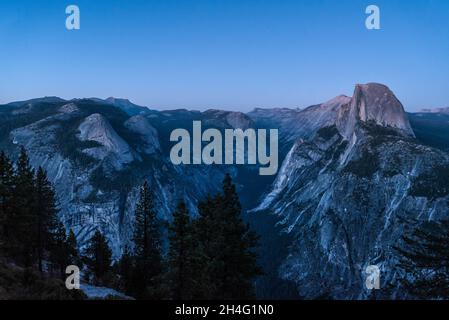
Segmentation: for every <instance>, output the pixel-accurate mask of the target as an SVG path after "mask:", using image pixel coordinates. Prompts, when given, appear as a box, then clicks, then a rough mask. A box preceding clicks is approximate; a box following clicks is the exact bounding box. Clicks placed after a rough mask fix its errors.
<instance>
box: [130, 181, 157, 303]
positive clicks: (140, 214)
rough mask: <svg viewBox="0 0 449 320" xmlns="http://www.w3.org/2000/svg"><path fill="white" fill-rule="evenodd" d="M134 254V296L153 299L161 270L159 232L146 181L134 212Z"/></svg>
mask: <svg viewBox="0 0 449 320" xmlns="http://www.w3.org/2000/svg"><path fill="white" fill-rule="evenodd" d="M135 219H136V221H135V227H134V250H135V251H134V255H135V262H136V270H135V277H137V279H139V280H137V281H134V282H135V283H136V285H137V287H136V288H135V291H136V292H135V296H136V298H140V299H142V298H144V299H154V298H156V296H157V294H158V293H157V292H158V290H159V285H160V275H161V272H162V258H161V252H160V250H161V245H160V233H159V229H158V225H157V220H156V213H155V210H154V202H153V197H152V195H151V191H150V188H149V186H148V183H147V182H145V183H144V184H143V186H142V187H141V190H140V196H139V202H138V203H137V208H136V213H135Z"/></svg>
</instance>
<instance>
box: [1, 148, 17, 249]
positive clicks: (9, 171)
mask: <svg viewBox="0 0 449 320" xmlns="http://www.w3.org/2000/svg"><path fill="white" fill-rule="evenodd" d="M13 192H14V170H13V166H12V163H11V160H9V158H8V157H7V156H6V155H5V153H4V152H3V151H2V152H1V153H0V252H5V251H6V250H7V248H6V245H7V243H8V239H9V232H8V231H9V230H8V228H11V226H10V223H11V222H10V218H11V213H12V212H11V207H12V197H13Z"/></svg>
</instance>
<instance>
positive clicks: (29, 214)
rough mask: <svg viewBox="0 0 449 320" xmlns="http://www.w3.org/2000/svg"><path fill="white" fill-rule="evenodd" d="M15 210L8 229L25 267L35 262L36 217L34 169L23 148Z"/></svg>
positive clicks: (17, 176) (19, 162) (14, 200)
mask: <svg viewBox="0 0 449 320" xmlns="http://www.w3.org/2000/svg"><path fill="white" fill-rule="evenodd" d="M14 186H15V190H14V194H13V206H14V207H13V209H12V214H11V219H10V224H8V225H9V226H8V228H9V227H11V229H10V231H8V232H10V240H11V245H12V251H13V252H12V254H13V255H14V256H16V257H20V258H21V260H22V262H23V263H24V265H25V266H27V267H30V266H31V265H32V264H33V262H34V255H33V253H34V244H35V239H36V232H35V231H34V230H35V228H34V226H35V225H36V223H37V221H36V219H35V218H36V216H35V215H34V210H33V209H34V200H35V197H34V195H35V185H34V170H33V169H32V167H31V165H30V162H29V158H28V155H27V153H26V150H25V148H23V147H22V148H21V150H20V155H19V159H18V160H17V169H16V174H15V176H14Z"/></svg>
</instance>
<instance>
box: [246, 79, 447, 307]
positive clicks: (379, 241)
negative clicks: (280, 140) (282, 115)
mask: <svg viewBox="0 0 449 320" xmlns="http://www.w3.org/2000/svg"><path fill="white" fill-rule="evenodd" d="M334 114H335V113H334ZM328 123H329V122H328ZM330 123H332V122H330ZM413 137H414V134H413V131H412V130H411V127H410V125H409V122H408V120H407V117H406V114H405V113H404V111H403V108H402V105H401V104H400V103H399V101H398V100H397V99H396V98H395V97H394V95H393V94H392V93H391V91H390V90H388V88H386V87H385V86H381V85H373V84H368V85H358V86H357V87H356V89H355V94H354V97H353V98H352V99H351V101H350V102H349V103H346V104H341V105H340V106H339V107H338V113H337V117H336V122H335V124H334V125H331V126H324V127H322V128H321V129H319V130H318V131H317V133H316V135H315V136H314V137H313V138H312V139H310V140H307V141H305V140H302V139H299V140H298V141H296V143H295V144H294V146H293V147H292V149H291V150H290V152H289V153H288V154H287V156H286V158H285V160H284V162H283V164H282V167H281V169H280V171H279V174H278V176H277V178H276V180H275V182H274V184H273V186H272V189H271V191H270V192H268V193H267V195H266V196H265V197H264V198H263V200H262V201H261V203H260V205H259V206H258V208H257V209H256V210H255V213H254V214H275V215H277V216H278V217H279V221H280V222H279V225H281V226H283V230H284V232H286V233H288V234H289V235H290V236H291V238H292V239H293V240H292V243H291V247H290V249H289V254H288V255H287V256H286V257H285V259H284V260H283V263H282V265H281V266H280V268H279V273H280V275H281V276H282V277H284V278H285V279H289V280H292V281H294V282H295V283H296V284H297V288H298V290H299V292H300V294H301V295H302V296H304V297H307V298H316V297H324V296H326V297H333V298H340V299H348V298H349V299H364V298H368V297H369V295H370V293H371V292H370V291H368V290H367V289H366V288H365V279H366V275H365V273H364V271H365V269H366V267H367V266H368V265H377V266H378V267H379V268H380V270H381V272H382V285H383V286H385V287H387V286H388V285H389V284H391V283H394V281H395V280H396V278H397V273H398V272H399V270H398V269H397V267H396V262H397V256H396V253H395V251H394V250H393V249H392V247H393V246H394V245H395V244H397V243H398V239H399V238H400V236H401V235H402V233H403V231H404V229H405V228H406V226H407V222H410V221H413V220H414V219H417V220H431V219H444V218H446V219H447V218H448V217H449V212H448V201H449V182H438V181H437V180H438V179H437V178H436V177H435V176H433V175H432V174H431V172H433V171H437V170H447V169H449V157H448V155H447V153H444V152H441V151H439V150H436V149H432V148H430V147H427V146H424V145H421V144H420V143H419V142H418V141H417V140H415V139H414V138H413ZM441 168H446V169H441ZM432 177H433V178H432ZM441 183H442V184H446V185H444V186H443V185H441V186H439V187H438V188H440V189H439V190H444V191H442V192H439V193H438V194H435V193H434V192H432V191H430V190H432V185H433V186H436V185H439V184H441ZM433 190H434V189H433ZM390 294H391V295H400V294H401V293H400V292H394V290H393V292H390ZM386 297H387V296H386ZM390 297H391V296H390Z"/></svg>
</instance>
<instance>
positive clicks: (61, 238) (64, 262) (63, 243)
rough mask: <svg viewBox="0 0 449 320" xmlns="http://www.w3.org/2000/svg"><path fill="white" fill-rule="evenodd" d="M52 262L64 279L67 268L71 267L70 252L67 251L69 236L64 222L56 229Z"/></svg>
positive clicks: (51, 252)
mask: <svg viewBox="0 0 449 320" xmlns="http://www.w3.org/2000/svg"><path fill="white" fill-rule="evenodd" d="M50 261H51V262H52V265H53V268H54V269H56V270H57V271H58V273H59V275H60V277H61V278H64V274H65V268H66V267H67V266H68V265H70V263H69V251H68V249H67V235H66V231H65V227H64V225H63V224H62V222H59V223H58V224H57V226H56V228H55V231H54V233H53V239H52V247H51V251H50Z"/></svg>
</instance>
